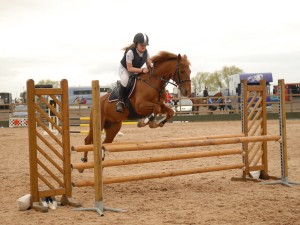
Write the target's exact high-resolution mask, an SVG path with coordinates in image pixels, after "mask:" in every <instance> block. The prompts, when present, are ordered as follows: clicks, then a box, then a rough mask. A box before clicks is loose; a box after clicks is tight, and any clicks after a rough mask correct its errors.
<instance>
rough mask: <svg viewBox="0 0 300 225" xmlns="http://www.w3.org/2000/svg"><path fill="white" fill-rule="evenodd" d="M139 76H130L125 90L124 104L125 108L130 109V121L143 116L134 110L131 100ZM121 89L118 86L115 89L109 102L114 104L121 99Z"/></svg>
mask: <svg viewBox="0 0 300 225" xmlns="http://www.w3.org/2000/svg"><path fill="white" fill-rule="evenodd" d="M137 77H138V75H137V74H133V75H131V76H129V80H128V84H127V86H126V89H125V96H124V104H125V106H126V107H127V108H128V110H129V116H128V119H130V120H133V119H140V118H142V117H143V116H141V115H138V114H137V113H136V111H135V110H134V108H133V106H132V104H131V102H130V100H129V98H130V96H131V95H132V93H133V91H134V89H135V85H136V80H137ZM119 88H120V86H119V85H117V87H115V88H114V89H113V90H112V92H111V93H110V95H109V97H108V102H109V103H112V102H115V101H118V97H119Z"/></svg>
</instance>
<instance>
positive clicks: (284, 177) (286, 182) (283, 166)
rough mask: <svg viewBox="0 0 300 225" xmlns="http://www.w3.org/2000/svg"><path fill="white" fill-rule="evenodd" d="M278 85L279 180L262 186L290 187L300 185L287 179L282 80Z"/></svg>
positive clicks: (283, 87)
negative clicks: (280, 185) (277, 185)
mask: <svg viewBox="0 0 300 225" xmlns="http://www.w3.org/2000/svg"><path fill="white" fill-rule="evenodd" d="M278 85H279V91H280V92H279V107H278V108H279V132H280V136H281V142H280V161H281V179H280V180H278V181H273V182H265V183H264V184H283V185H286V186H288V187H291V186H292V185H291V184H300V182H292V181H289V179H288V154H287V134H286V105H285V84H284V80H283V79H281V80H278Z"/></svg>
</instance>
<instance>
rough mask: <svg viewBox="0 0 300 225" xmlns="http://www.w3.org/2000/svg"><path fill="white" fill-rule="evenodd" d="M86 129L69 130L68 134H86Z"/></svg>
mask: <svg viewBox="0 0 300 225" xmlns="http://www.w3.org/2000/svg"><path fill="white" fill-rule="evenodd" d="M88 132H89V131H88V130H71V131H70V134H87V133H88Z"/></svg>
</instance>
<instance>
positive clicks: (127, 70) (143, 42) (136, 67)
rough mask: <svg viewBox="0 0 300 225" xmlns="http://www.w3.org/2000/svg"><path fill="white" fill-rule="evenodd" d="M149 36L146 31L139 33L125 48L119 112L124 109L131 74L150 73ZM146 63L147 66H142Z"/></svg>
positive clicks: (121, 66)
mask: <svg viewBox="0 0 300 225" xmlns="http://www.w3.org/2000/svg"><path fill="white" fill-rule="evenodd" d="M147 45H149V38H148V36H147V35H146V34H144V33H137V34H136V35H135V36H134V38H133V44H131V45H130V46H127V47H125V48H123V50H125V53H124V56H123V58H122V60H121V65H120V67H119V76H120V78H121V85H120V89H119V98H118V102H117V105H116V111H117V112H123V109H124V101H123V99H124V94H125V89H126V86H127V83H128V79H129V76H130V74H139V73H148V72H149V69H148V68H150V67H151V66H152V62H151V59H150V55H149V53H148V51H147ZM145 63H146V65H147V68H142V66H143V65H144V64H145Z"/></svg>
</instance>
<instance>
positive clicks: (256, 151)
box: [72, 81, 285, 215]
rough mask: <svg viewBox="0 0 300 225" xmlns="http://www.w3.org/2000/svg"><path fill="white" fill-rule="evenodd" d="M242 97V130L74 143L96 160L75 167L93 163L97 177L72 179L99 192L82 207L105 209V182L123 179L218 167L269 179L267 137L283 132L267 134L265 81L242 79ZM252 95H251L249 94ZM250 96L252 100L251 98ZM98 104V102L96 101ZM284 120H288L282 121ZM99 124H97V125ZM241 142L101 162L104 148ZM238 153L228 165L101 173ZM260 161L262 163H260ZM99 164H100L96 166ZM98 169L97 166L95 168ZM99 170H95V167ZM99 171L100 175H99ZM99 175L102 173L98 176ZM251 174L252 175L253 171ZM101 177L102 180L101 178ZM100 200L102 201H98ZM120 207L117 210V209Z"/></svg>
mask: <svg viewBox="0 0 300 225" xmlns="http://www.w3.org/2000/svg"><path fill="white" fill-rule="evenodd" d="M92 86H93V87H94V88H93V90H94V89H96V91H95V93H96V94H97V93H99V91H98V89H97V88H95V87H99V83H98V81H93V82H92ZM242 90H243V101H242V104H241V105H242V122H243V125H242V126H243V127H242V128H243V133H242V134H230V135H215V136H205V137H194V138H177V139H172V140H170V139H169V140H159V141H155V142H152V141H146V142H131V143H112V144H102V145H101V140H100V139H99V138H97V141H96V142H95V143H94V145H88V146H73V147H72V150H73V151H77V152H83V151H91V150H93V151H94V160H95V162H90V163H76V164H73V165H72V167H73V169H79V170H83V169H87V168H93V167H94V173H95V180H94V181H93V180H90V181H76V182H73V183H72V184H73V186H75V187H83V186H94V187H95V193H99V196H100V197H99V196H96V198H95V200H96V204H95V208H89V209H83V210H95V211H97V212H98V213H99V214H100V215H103V212H104V211H105V210H106V209H105V207H104V206H103V202H102V199H103V193H102V185H103V184H111V183H120V182H128V181H137V180H144V179H153V178H161V177H170V176H179V175H187V174H194V173H204V172H212V171H219V170H229V169H242V171H243V176H242V177H241V178H236V179H241V180H248V179H250V180H252V179H253V178H251V177H250V178H248V177H249V175H250V172H251V171H257V170H260V172H261V175H260V179H269V178H270V176H269V175H268V174H267V172H268V164H267V142H268V141H280V142H283V140H282V138H283V136H282V135H267V126H266V83H265V81H261V82H260V85H257V86H248V85H247V83H246V81H244V82H243V88H242ZM250 96H251V98H250ZM93 99H94V100H95V101H98V100H97V99H98V97H93ZM248 100H249V102H248ZM95 104H96V103H95ZM95 104H94V103H93V105H94V106H95V107H93V108H94V109H93V110H95V111H93V113H95V115H99V116H95V117H94V121H93V123H94V126H95V127H96V128H97V127H100V120H99V118H100V114H99V113H100V110H99V107H98V105H97V106H96V105H95ZM283 123H284V124H285V121H283ZM95 124H97V125H95ZM93 135H94V137H100V129H98V128H97V129H94V133H93ZM236 143H242V147H243V149H224V150H217V151H203V152H192V153H184V154H176V155H167V156H156V157H148V158H136V159H122V160H105V161H103V162H102V160H100V159H102V151H101V149H104V150H105V151H108V152H124V151H142V150H157V149H167V148H172V149H173V148H181V147H195V146H208V145H224V144H236ZM232 154H239V155H241V156H242V159H243V162H241V163H236V164H229V165H218V166H209V167H199V168H191V169H185V170H176V171H167V172H160V173H150V174H141V175H132V176H122V177H108V178H104V177H103V176H102V169H103V168H104V167H111V166H121V165H131V164H140V163H153V162H163V161H171V160H182V159H192V158H201V157H212V156H225V155H232ZM259 162H260V164H259ZM96 165H97V167H96ZM96 169H97V170H96ZM95 170H96V171H95ZM97 173H98V175H97ZM97 176H100V178H99V177H97ZM250 176H251V175H250ZM99 180H101V182H100V181H99ZM99 201H100V203H99ZM116 211H117V210H116Z"/></svg>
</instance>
